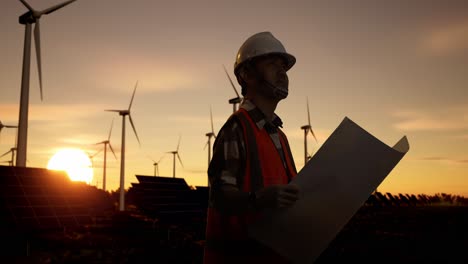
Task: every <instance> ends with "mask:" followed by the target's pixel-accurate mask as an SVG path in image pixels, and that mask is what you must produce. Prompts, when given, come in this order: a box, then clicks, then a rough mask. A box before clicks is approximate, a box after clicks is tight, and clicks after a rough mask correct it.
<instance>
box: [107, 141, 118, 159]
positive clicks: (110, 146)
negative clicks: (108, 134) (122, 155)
mask: <svg viewBox="0 0 468 264" xmlns="http://www.w3.org/2000/svg"><path fill="white" fill-rule="evenodd" d="M109 148H110V150H111V151H112V154H114V158H115V159H117V156H116V155H115V152H114V149H113V148H112V145H111V143H110V142H109Z"/></svg>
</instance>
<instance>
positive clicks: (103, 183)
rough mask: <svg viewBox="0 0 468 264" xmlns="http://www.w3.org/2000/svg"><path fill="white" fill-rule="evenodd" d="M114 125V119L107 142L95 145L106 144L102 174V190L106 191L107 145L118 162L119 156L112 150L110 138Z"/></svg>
mask: <svg viewBox="0 0 468 264" xmlns="http://www.w3.org/2000/svg"><path fill="white" fill-rule="evenodd" d="M113 125H114V119H112V123H111V127H110V130H109V136H108V137H107V140H104V141H101V142H98V143H96V144H95V145H99V144H104V169H103V173H102V189H103V190H104V191H105V190H106V168H107V145H109V148H110V150H111V151H112V154H114V157H115V159H116V160H117V156H115V152H114V149H113V148H112V145H111V143H110V137H111V133H112V126H113ZM96 154H97V153H96ZM96 154H95V155H96Z"/></svg>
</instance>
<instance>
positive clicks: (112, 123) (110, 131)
mask: <svg viewBox="0 0 468 264" xmlns="http://www.w3.org/2000/svg"><path fill="white" fill-rule="evenodd" d="M113 126H114V118H112V122H111V127H110V130H109V136H108V137H107V140H110V137H111V133H112V127H113Z"/></svg>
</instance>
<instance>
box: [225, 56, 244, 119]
mask: <svg viewBox="0 0 468 264" xmlns="http://www.w3.org/2000/svg"><path fill="white" fill-rule="evenodd" d="M223 68H224V72H225V73H226V75H227V77H228V79H229V82H230V83H231V86H232V89H234V92H235V93H236V95H237V97H234V98H231V99H229V103H230V104H232V112H233V113H234V112H236V111H237V105H238V104H240V102H241V101H242V98H241V97H240V95H239V93H238V92H237V89H236V86H234V83H233V82H232V79H231V77H230V76H229V73H228V72H227V70H226V67H225V66H224V64H223Z"/></svg>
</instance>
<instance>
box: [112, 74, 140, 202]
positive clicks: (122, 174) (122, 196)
mask: <svg viewBox="0 0 468 264" xmlns="http://www.w3.org/2000/svg"><path fill="white" fill-rule="evenodd" d="M137 85H138V81H137V82H136V84H135V88H134V89H133V95H132V99H131V100H130V105H129V106H128V109H125V110H104V111H108V112H117V113H119V115H121V116H122V146H121V148H122V149H121V152H120V202H119V203H120V204H119V210H120V211H124V210H125V116H128V119H129V120H130V124H131V125H132V128H133V132H135V136H136V139H137V140H138V144H139V145H140V147H141V143H140V139H139V138H138V134H137V132H136V129H135V125H134V124H133V120H132V116H131V115H130V108H131V107H132V102H133V98H134V97H135V91H136V88H137Z"/></svg>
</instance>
